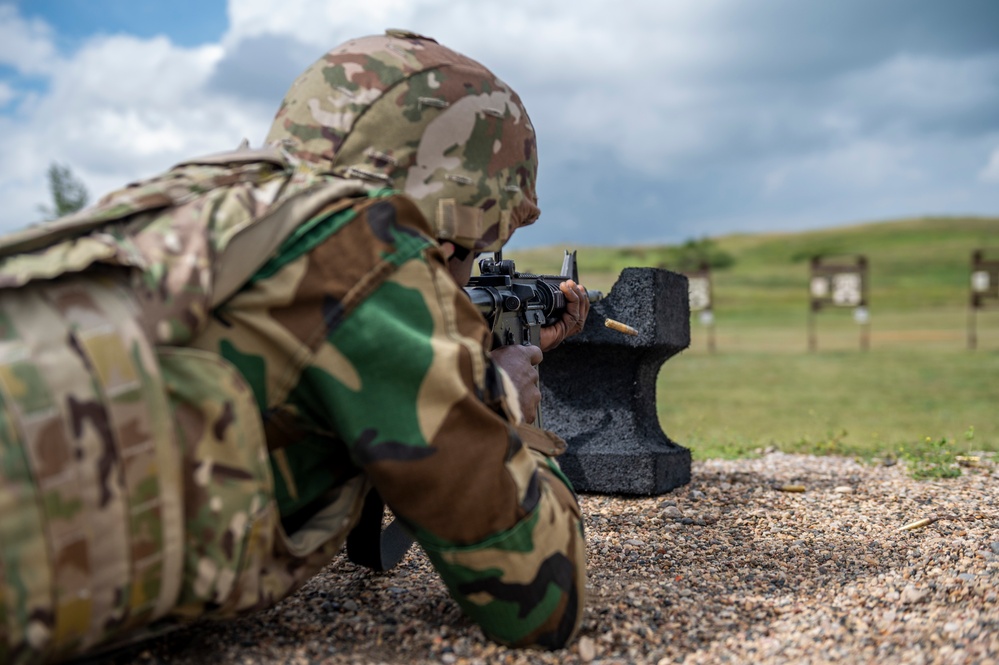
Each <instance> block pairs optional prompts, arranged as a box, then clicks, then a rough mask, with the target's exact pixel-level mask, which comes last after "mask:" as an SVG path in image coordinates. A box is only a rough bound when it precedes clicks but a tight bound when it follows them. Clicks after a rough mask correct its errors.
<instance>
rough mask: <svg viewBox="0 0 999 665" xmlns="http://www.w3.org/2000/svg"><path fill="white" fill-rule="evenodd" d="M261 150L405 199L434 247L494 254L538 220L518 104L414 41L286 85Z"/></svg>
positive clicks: (383, 46)
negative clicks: (270, 147)
mask: <svg viewBox="0 0 999 665" xmlns="http://www.w3.org/2000/svg"><path fill="white" fill-rule="evenodd" d="M267 142H268V143H269V144H275V143H280V144H281V145H282V146H283V148H284V149H285V150H286V151H287V152H288V153H290V154H291V155H292V156H293V157H294V158H296V159H299V160H302V161H305V162H308V163H311V164H312V165H314V166H316V167H317V168H319V169H320V170H322V171H327V172H330V173H333V174H336V175H340V176H343V177H348V178H362V179H364V180H367V181H369V182H371V183H372V186H376V185H377V186H381V187H391V188H394V189H398V190H400V191H402V192H404V193H405V194H407V195H408V196H409V197H411V198H412V199H413V200H414V201H415V202H416V204H417V206H418V207H419V208H420V210H421V212H423V214H424V215H425V216H426V218H427V220H428V221H429V222H430V224H431V225H432V226H433V228H434V231H435V233H436V235H437V237H438V238H439V239H442V240H450V241H452V242H454V243H456V244H458V245H461V246H462V247H465V248H466V249H469V250H474V251H494V250H497V249H499V248H501V247H502V246H503V244H504V243H505V242H506V241H507V240H508V239H509V238H510V235H511V234H512V233H513V231H514V230H515V229H517V228H518V227H521V226H525V225H527V224H531V223H533V222H534V220H535V219H536V218H537V216H538V207H537V195H536V193H535V178H536V174H537V165H538V162H537V149H536V143H535V136H534V127H533V126H532V125H531V121H530V118H528V116H527V111H526V110H525V109H524V106H523V104H522V103H521V101H520V98H519V97H518V96H517V93H515V92H514V91H513V90H512V89H511V88H510V87H509V86H508V85H506V84H505V83H504V82H503V81H501V80H500V79H498V78H497V77H496V76H495V75H494V74H493V73H492V72H490V71H489V70H488V69H486V68H485V67H483V66H482V65H481V64H479V63H478V62H476V61H474V60H472V59H470V58H467V57H465V56H463V55H461V54H459V53H456V52H454V51H452V50H450V49H448V48H445V47H444V46H441V45H440V44H438V43H437V42H436V41H435V40H433V39H431V38H429V37H424V36H421V35H417V34H414V33H411V32H405V31H401V30H388V31H386V34H385V35H384V36H371V37H363V38H360V39H354V40H351V41H348V42H346V43H345V44H342V45H340V46H338V47H336V48H334V49H333V50H331V51H329V52H328V53H327V54H326V55H324V56H323V57H322V58H320V59H319V60H318V61H316V62H315V63H314V64H313V65H312V66H311V67H309V68H308V69H307V70H306V71H305V72H303V73H302V75H301V76H299V77H298V79H297V80H296V81H295V83H294V84H292V87H291V89H290V90H289V91H288V94H287V95H286V96H285V98H284V101H283V102H282V104H281V108H280V109H279V110H278V112H277V116H276V117H275V119H274V123H273V124H272V125H271V129H270V132H269V134H268V136H267Z"/></svg>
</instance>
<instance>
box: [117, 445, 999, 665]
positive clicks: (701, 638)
mask: <svg viewBox="0 0 999 665" xmlns="http://www.w3.org/2000/svg"><path fill="white" fill-rule="evenodd" d="M581 503H582V507H583V511H584V513H585V515H586V536H587V541H588V558H589V581H588V600H587V605H586V614H585V619H584V622H583V626H582V630H581V632H580V635H579V636H578V637H577V639H575V640H574V641H573V642H572V644H571V645H570V646H569V647H568V648H565V649H562V650H559V651H554V652H541V651H533V650H518V649H508V648H505V647H501V646H498V645H496V644H493V643H491V642H489V641H488V640H486V639H485V638H484V637H483V635H482V633H481V631H480V630H479V629H478V628H477V627H476V626H475V625H474V624H473V623H472V622H470V621H469V620H468V619H466V618H465V617H464V616H463V615H462V613H461V611H460V610H459V608H458V606H457V605H456V604H455V603H454V602H453V601H452V600H451V599H450V598H449V597H448V595H447V593H446V591H445V589H444V587H443V585H442V584H441V582H440V581H439V579H438V578H437V576H436V575H435V573H434V572H433V570H432V569H431V567H430V565H429V564H428V562H427V560H426V558H425V557H424V556H423V554H422V553H421V552H419V551H416V550H414V551H412V552H411V553H410V554H409V555H407V557H406V559H405V560H404V561H403V563H402V564H401V565H400V566H399V567H397V568H396V569H393V570H391V571H389V572H387V573H372V572H370V571H367V570H365V569H362V568H358V567H357V566H355V565H353V564H351V563H350V562H348V561H347V559H346V557H344V556H341V557H339V558H337V559H336V560H335V561H333V562H332V563H331V564H330V565H329V567H328V568H326V569H325V570H324V571H323V572H322V573H321V574H320V575H318V576H316V577H315V578H313V579H312V580H311V581H310V582H309V583H308V584H306V586H305V587H303V588H302V589H301V590H300V591H299V592H298V593H296V594H295V595H294V596H292V597H290V598H288V599H286V600H285V601H284V602H282V603H280V604H279V605H277V606H276V607H274V608H273V609H271V610H269V611H266V612H263V613H260V614H256V615H253V616H250V617H246V618H243V619H239V620H236V621H232V622H228V623H212V622H203V623H197V624H194V625H192V626H190V627H187V628H184V629H182V630H180V631H178V632H174V633H172V634H170V635H167V636H165V637H161V638H157V639H154V640H151V641H148V642H145V643H142V644H140V645H138V646H135V647H131V648H129V649H127V650H125V651H121V652H118V653H115V654H111V655H107V654H106V655H105V656H103V657H102V658H101V662H109V663H116V664H121V665H124V663H142V664H151V663H176V664H178V665H180V664H189V663H191V664H193V663H197V664H203V663H212V664H217V665H224V664H230V663H231V664H247V665H249V664H253V663H296V664H298V663H301V664H303V665H304V664H309V663H336V664H339V663H389V664H399V665H402V664H407V665H408V664H410V663H445V664H447V665H454V664H458V663H468V664H473V663H475V664H480V663H481V664H491V663H504V664H513V663H606V664H610V663H621V664H623V663H629V664H630V663H653V664H660V663H830V662H832V663H882V664H883V663H981V664H987V663H996V662H999V469H997V466H996V457H995V456H987V455H979V460H978V466H969V467H967V468H964V469H963V474H962V475H961V476H960V477H958V478H953V479H946V480H923V481H920V480H914V479H913V478H911V477H910V476H909V475H908V474H907V473H906V470H905V468H904V467H903V466H902V465H901V464H897V465H893V466H885V465H879V464H873V465H868V464H861V463H858V462H856V461H854V460H851V459H847V458H842V457H811V456H800V455H785V454H781V453H770V454H767V455H764V456H761V457H759V458H756V459H742V460H734V461H721V460H709V461H695V462H694V464H693V478H692V480H691V482H690V484H688V485H686V486H684V487H682V488H679V489H677V490H674V491H673V492H671V493H669V494H666V495H662V496H655V497H644V498H635V497H619V496H602V495H586V496H583V497H581ZM914 523H915V524H921V525H922V526H917V527H914V528H911V529H908V530H903V527H905V526H906V525H912V524H914Z"/></svg>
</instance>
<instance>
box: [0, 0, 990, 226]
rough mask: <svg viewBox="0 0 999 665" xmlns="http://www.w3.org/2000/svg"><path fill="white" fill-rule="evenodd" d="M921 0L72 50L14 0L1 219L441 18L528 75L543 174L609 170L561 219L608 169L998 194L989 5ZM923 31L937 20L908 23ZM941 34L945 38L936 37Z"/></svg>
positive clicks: (839, 193) (871, 193) (418, 2)
mask: <svg viewBox="0 0 999 665" xmlns="http://www.w3.org/2000/svg"><path fill="white" fill-rule="evenodd" d="M957 1H958V2H960V1H961V0H957ZM0 2H2V0H0ZM913 2H916V4H918V5H919V6H920V7H922V8H923V9H921V10H919V11H924V12H925V14H926V16H925V17H924V18H922V19H920V18H919V16H918V13H917V10H915V9H914V10H913V11H912V12H909V13H907V14H906V16H905V17H904V18H905V20H906V21H908V23H906V26H907V30H908V32H906V31H902V32H899V31H895V30H893V29H892V28H893V27H894V26H895V23H896V18H897V17H896V18H891V17H887V18H884V20H885V23H884V24H883V25H875V24H874V23H865V27H864V30H863V31H861V32H857V29H856V21H855V20H852V19H854V18H855V15H856V12H857V11H861V10H862V9H863V6H864V5H863V3H860V2H854V1H853V0H843V3H835V4H830V5H823V6H822V8H821V9H820V8H816V7H812V6H810V5H809V6H806V5H802V4H800V3H797V2H795V1H794V0H787V1H785V0H760V2H759V3H757V4H754V6H753V8H748V6H746V5H744V3H742V2H741V1H740V0H698V1H696V2H694V1H691V2H658V1H654V0H648V1H646V2H640V1H639V0H635V1H634V2H627V3H624V2H619V3H610V4H609V3H606V2H597V1H596V0H502V1H501V0H479V1H478V2H475V3H453V2H445V0H367V1H366V2H364V3H360V4H355V5H353V6H351V7H350V9H349V10H348V9H346V8H345V6H344V3H342V2H330V1H329V0H230V1H229V4H228V14H229V19H230V25H229V28H228V30H227V32H226V33H225V35H223V36H222V37H221V38H220V39H219V42H218V43H217V44H211V45H206V46H201V47H197V48H182V47H179V46H177V45H176V44H174V43H172V42H171V41H169V40H168V39H166V38H162V37H160V38H153V39H138V38H133V37H127V36H118V37H110V38H109V37H95V38H92V39H91V40H89V41H85V42H83V44H82V45H81V46H80V47H79V49H78V50H77V51H76V52H74V53H65V54H60V53H58V52H57V50H56V48H55V47H54V46H53V44H55V43H58V41H57V40H56V39H55V36H54V35H53V34H52V31H51V29H50V28H49V27H48V26H46V25H45V24H44V23H42V22H40V21H37V20H30V21H29V20H24V19H22V18H21V17H20V16H19V15H18V14H17V10H16V6H17V5H9V4H0V64H7V65H8V66H10V67H12V68H13V69H15V70H16V71H17V72H19V73H20V75H21V76H22V77H23V76H28V77H31V78H32V79H33V80H34V82H35V84H33V85H32V86H29V87H25V86H24V85H23V84H24V80H23V79H22V78H14V79H13V80H0V154H4V155H5V159H4V160H2V161H0V196H3V197H4V201H5V205H4V207H3V209H2V210H0V230H3V229H8V228H11V227H12V226H19V225H22V224H24V223H27V222H30V221H33V219H34V218H35V217H37V214H36V206H37V204H39V203H44V202H45V200H46V198H47V193H46V191H45V183H44V173H45V169H46V168H47V166H48V164H49V163H51V162H52V161H59V162H62V163H67V164H69V165H70V166H71V167H72V168H73V170H74V172H76V173H77V174H78V175H80V176H81V177H82V178H83V179H84V181H85V182H86V184H87V186H88V189H90V190H91V193H92V194H94V195H95V196H96V195H98V194H102V193H104V192H105V191H107V190H110V189H112V188H115V187H118V186H120V185H122V184H124V183H125V182H128V181H130V180H133V179H136V178H139V177H145V176H148V175H151V174H153V173H156V172H158V171H160V170H162V169H163V168H166V167H168V166H169V165H171V164H172V163H174V162H176V161H178V160H180V159H183V158H186V157H189V156H191V155H194V154H198V153H205V152H211V151H215V150H221V149H225V148H229V147H232V146H234V145H235V144H236V143H237V142H238V141H239V140H240V139H242V138H243V137H246V138H249V139H250V141H251V142H253V143H254V144H256V143H258V142H259V140H260V139H261V138H262V137H263V135H264V134H265V132H266V129H267V127H268V125H269V124H270V120H271V117H272V114H273V112H274V110H275V109H276V107H277V105H278V102H279V99H278V96H279V95H280V94H282V92H283V91H284V90H285V89H287V85H288V84H289V83H290V82H291V79H292V78H293V76H294V72H295V70H296V68H297V67H300V66H301V67H304V66H305V64H307V60H308V59H310V58H312V57H319V56H320V55H321V54H322V53H323V52H325V51H326V50H327V49H329V48H330V47H332V46H334V45H336V44H338V43H340V42H342V41H344V40H346V39H348V38H351V37H355V36H361V35H367V34H377V33H380V32H382V31H383V30H384V29H385V28H388V27H399V28H409V29H412V30H415V31H417V32H421V33H424V34H428V35H430V36H433V37H436V38H438V39H439V40H440V41H441V42H442V43H444V44H446V45H448V46H451V47H452V48H455V49H456V50H458V51H461V52H463V53H466V54H468V55H469V56H471V57H474V58H476V59H478V60H480V61H482V62H483V63H485V64H486V65H488V66H489V67H490V68H491V69H492V70H493V71H495V72H496V73H497V74H498V75H499V76H501V77H502V78H504V79H506V80H507V81H508V82H509V83H511V84H512V85H513V86H514V88H515V89H517V90H518V92H520V94H521V96H522V97H523V98H524V101H525V104H526V105H527V108H528V110H529V111H530V113H531V116H532V119H533V120H534V123H535V125H536V126H537V127H538V130H539V135H540V138H539V142H540V147H541V164H542V170H543V173H542V176H541V182H542V187H549V186H551V185H550V184H545V183H553V182H555V181H557V180H559V179H562V180H564V181H572V183H576V182H577V181H578V180H580V179H582V180H583V181H586V182H590V183H594V188H593V190H594V191H593V192H588V193H586V195H585V196H582V195H581V193H580V191H579V189H580V188H579V187H578V186H576V187H573V186H560V187H557V188H555V189H556V191H562V192H565V193H568V194H571V195H570V196H566V195H565V194H563V196H562V197H561V198H560V199H559V198H557V197H551V198H549V196H548V194H547V191H550V190H546V191H543V192H542V193H543V197H544V200H545V205H546V206H548V207H547V211H546V218H547V219H562V220H565V221H564V224H565V228H566V229H569V228H570V227H571V226H572V225H573V224H581V223H582V222H579V221H578V219H577V217H579V216H585V215H597V214H599V213H598V212H597V206H599V205H603V201H605V200H612V199H613V192H612V191H610V190H607V191H605V189H604V183H608V182H615V183H618V186H624V187H626V186H627V185H628V184H629V183H635V186H640V187H641V188H642V191H641V192H640V195H639V197H637V198H634V200H635V201H646V200H655V201H664V202H665V205H668V206H670V207H671V214H670V218H671V219H674V220H678V221H676V222H674V223H677V224H681V223H693V222H691V221H690V220H696V221H697V222H702V221H704V220H729V221H731V223H732V224H735V223H737V221H738V220H739V219H743V220H760V219H768V218H769V219H776V215H777V214H778V212H779V211H781V210H783V211H784V213H785V214H786V215H787V216H788V218H789V219H790V218H798V219H804V218H806V217H808V218H812V217H814V218H816V219H818V218H819V217H822V218H823V219H824V220H825V221H826V222H829V221H834V220H830V216H831V215H833V214H841V215H844V216H848V217H850V218H852V219H862V218H864V216H865V213H864V210H870V211H871V212H872V213H874V212H877V214H881V215H890V214H891V212H890V210H891V209H892V207H893V206H894V207H895V209H897V210H899V211H900V212H902V213H908V212H909V211H910V210H911V209H912V208H913V207H914V206H916V205H921V206H924V208H925V209H926V211H928V212H946V210H944V208H945V207H946V206H948V205H961V206H963V208H962V211H971V212H974V211H976V210H977V211H979V212H982V213H988V212H989V211H993V212H994V211H997V210H999V193H997V192H996V188H995V187H994V183H995V182H997V181H999V149H996V150H994V151H993V152H992V153H991V154H990V153H989V151H988V146H996V145H999V143H997V141H999V121H997V120H996V116H995V113H994V109H995V108H996V107H997V106H999V52H997V50H996V49H995V48H994V47H987V46H988V45H987V44H986V47H987V48H982V47H981V45H979V46H976V47H974V48H970V47H969V48H967V49H964V48H963V46H962V45H963V44H964V43H965V42H966V41H967V40H966V39H964V33H963V32H961V26H962V23H961V22H960V21H964V23H968V22H969V21H972V22H973V21H974V18H973V17H972V18H965V19H960V20H959V19H958V18H954V16H955V15H954V14H951V13H947V12H944V11H943V10H939V11H938V10H936V9H932V10H926V7H928V6H930V4H929V3H923V2H921V1H919V2H917V0H913ZM844 3H845V4H844ZM851 12H852V13H851ZM865 15H866V14H865ZM933 16H936V17H937V18H938V19H939V18H940V17H943V18H944V19H945V20H948V21H957V23H955V24H954V25H951V26H950V27H948V26H941V25H938V24H937V23H934V19H933ZM847 18H849V19H851V20H846V19H847ZM920 21H922V23H920ZM923 24H925V25H923ZM920 26H922V27H923V28H926V30H925V31H923V32H920V30H919V29H918V28H920ZM955 26H956V27H955ZM820 28H821V29H820ZM948 31H949V32H948ZM910 33H911V34H913V35H917V36H919V35H922V37H920V38H919V39H916V38H912V39H910V40H909V41H908V42H906V41H905V40H904V39H903V38H902V37H899V36H898V35H900V34H903V35H904V34H910ZM943 33H946V35H945V36H946V39H944V41H942V42H939V43H937V44H936V48H935V50H934V49H925V50H921V49H922V41H921V40H923V39H926V38H930V37H933V38H935V36H936V35H939V34H943ZM847 34H848V38H849V39H850V40H852V41H850V43H851V47H850V48H849V49H844V48H842V44H843V43H845V41H844V40H846V39H847V37H846V36H845V35H847ZM948 45H949V46H948ZM945 46H946V48H945ZM989 48H991V50H989ZM270 50H273V51H275V52H276V55H275V56H273V57H271V56H269V55H267V52H268V51H270ZM965 50H966V51H967V52H965ZM313 53H314V55H312V54H313ZM300 63H301V64H300ZM286 77H287V79H288V80H284V79H285V78H286ZM278 79H280V80H278ZM39 80H41V82H42V83H43V85H38V84H37V83H38V81H39ZM983 146H984V147H983ZM983 164H984V165H985V166H984V167H983ZM581 169H587V172H586V173H582V172H581V171H580V170H581ZM664 192H668V193H669V194H668V195H667V194H665V193H664ZM608 194H610V196H608ZM754 198H755V200H753V199H754ZM678 199H679V200H678ZM584 202H585V205H584ZM607 205H608V206H610V205H612V204H611V203H608V204H607ZM629 205H631V204H630V203H629ZM753 205H756V206H757V208H755V209H753V208H751V206H753ZM556 206H561V209H559V211H558V212H555V210H556ZM573 206H576V207H575V208H574V207H573ZM802 211H809V214H808V215H804V214H802ZM832 211H835V212H832ZM634 214H635V215H636V216H643V215H647V211H644V209H643V211H636V212H635V213H634ZM538 228H539V231H541V226H539V227H538ZM627 230H628V229H627V227H625V228H624V230H619V232H620V233H624V232H626V231H627ZM708 231H709V229H707V228H705V229H703V231H702V232H708ZM543 233H545V232H544V231H541V233H540V234H538V236H539V237H540V235H543ZM660 233H665V232H664V231H660ZM597 241H599V239H597Z"/></svg>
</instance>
